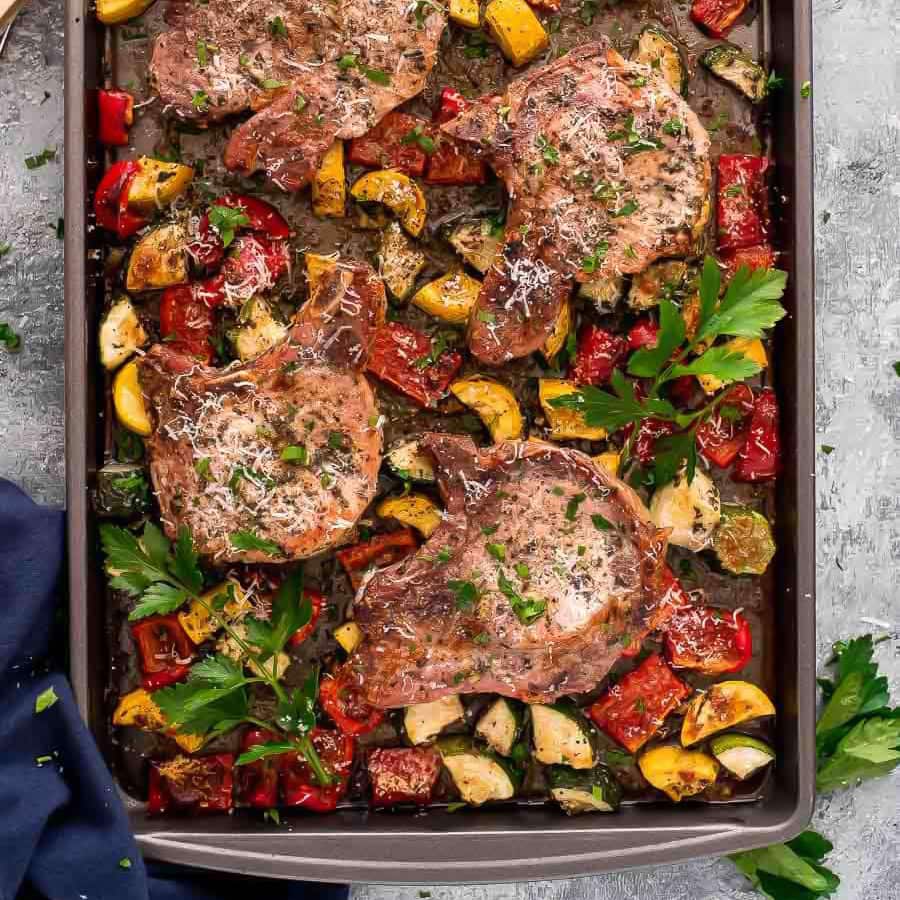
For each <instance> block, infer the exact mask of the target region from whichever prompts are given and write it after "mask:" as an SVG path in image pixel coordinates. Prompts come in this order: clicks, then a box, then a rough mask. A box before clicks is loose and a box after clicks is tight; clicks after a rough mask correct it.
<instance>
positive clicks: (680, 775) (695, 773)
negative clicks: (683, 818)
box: [638, 747, 719, 803]
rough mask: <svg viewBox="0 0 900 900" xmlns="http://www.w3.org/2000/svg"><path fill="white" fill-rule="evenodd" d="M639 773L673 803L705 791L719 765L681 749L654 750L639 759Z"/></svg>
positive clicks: (712, 760) (699, 754) (660, 748)
mask: <svg viewBox="0 0 900 900" xmlns="http://www.w3.org/2000/svg"><path fill="white" fill-rule="evenodd" d="M638 766H640V769H641V774H642V775H643V776H644V778H646V779H647V781H649V782H650V784H652V785H653V787H655V788H656V789H657V790H660V791H662V792H663V793H664V794H667V795H668V796H669V797H670V798H671V799H672V800H674V801H675V802H676V803H679V802H680V801H681V800H683V799H684V798H685V797H693V796H694V795H695V794H699V793H700V792H701V791H705V790H706V788H708V787H709V786H710V785H711V784H712V783H713V782H714V781H715V780H716V777H717V776H718V774H719V764H718V763H717V762H716V761H715V760H714V759H713V758H712V757H711V756H707V754H705V753H700V752H699V751H696V750H682V749H681V747H654V748H653V749H652V750H648V751H647V752H646V753H645V754H643V756H641V758H640V759H639V760H638Z"/></svg>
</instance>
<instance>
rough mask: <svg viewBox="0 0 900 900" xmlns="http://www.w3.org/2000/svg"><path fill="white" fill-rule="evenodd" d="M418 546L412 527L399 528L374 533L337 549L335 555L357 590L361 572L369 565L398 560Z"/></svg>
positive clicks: (360, 582)
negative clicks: (349, 545) (368, 539)
mask: <svg viewBox="0 0 900 900" xmlns="http://www.w3.org/2000/svg"><path fill="white" fill-rule="evenodd" d="M418 546H419V543H418V541H417V540H416V534H415V532H414V531H413V530H412V528H401V529H399V530H398V531H391V532H389V533H388V534H376V535H375V537H373V538H372V540H370V541H363V542H362V543H359V544H354V545H353V546H352V547H345V548H344V549H343V550H338V552H337V553H336V554H335V556H337V558H338V562H340V564H341V565H342V566H343V567H344V571H345V572H346V573H347V575H348V576H349V577H350V583H351V585H353V590H358V589H359V586H360V585H361V584H362V577H363V574H364V573H365V571H366V570H367V569H368V568H369V567H370V566H374V567H376V568H380V567H381V566H388V565H390V564H391V563H395V562H398V561H399V560H401V559H403V557H405V556H409V554H410V553H412V552H413V551H414V550H415V549H416V548H417V547H418Z"/></svg>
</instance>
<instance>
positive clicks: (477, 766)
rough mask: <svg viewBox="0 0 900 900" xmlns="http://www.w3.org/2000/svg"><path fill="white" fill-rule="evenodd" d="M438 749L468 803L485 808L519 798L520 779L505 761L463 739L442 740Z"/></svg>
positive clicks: (471, 741)
mask: <svg viewBox="0 0 900 900" xmlns="http://www.w3.org/2000/svg"><path fill="white" fill-rule="evenodd" d="M437 748H438V751H439V752H440V754H441V759H442V760H443V761H444V765H445V766H446V767H447V771H448V772H450V776H451V777H452V778H453V783H454V784H455V785H456V789H457V790H458V791H459V793H460V796H461V797H462V798H463V800H465V802H466V803H469V804H471V805H472V806H481V804H482V803H487V802H488V801H489V800H509V799H510V797H513V796H515V793H516V787H517V786H518V784H519V777H518V774H517V773H516V770H515V769H514V768H513V767H512V766H511V765H510V764H509V763H508V762H507V761H506V760H505V759H503V757H501V756H498V755H497V754H496V753H494V752H492V751H491V750H488V749H487V748H486V747H479V746H478V745H477V744H476V743H475V742H474V741H473V740H472V739H471V738H468V737H463V736H460V737H450V738H442V739H441V740H440V741H438V743H437Z"/></svg>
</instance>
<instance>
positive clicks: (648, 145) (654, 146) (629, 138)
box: [607, 113, 663, 156]
mask: <svg viewBox="0 0 900 900" xmlns="http://www.w3.org/2000/svg"><path fill="white" fill-rule="evenodd" d="M607 137H608V138H609V139H610V140H611V141H625V146H624V148H623V151H624V152H625V153H626V154H627V155H629V156H630V155H633V154H635V153H642V152H643V151H645V150H659V149H660V148H661V147H662V146H663V144H662V141H659V140H657V139H656V138H654V137H645V136H644V135H642V134H641V133H640V132H639V131H638V130H637V129H636V128H635V125H634V113H630V114H629V115H628V117H627V118H626V119H625V124H624V125H623V127H622V128H621V129H620V130H616V131H610V132H609V133H608V134H607Z"/></svg>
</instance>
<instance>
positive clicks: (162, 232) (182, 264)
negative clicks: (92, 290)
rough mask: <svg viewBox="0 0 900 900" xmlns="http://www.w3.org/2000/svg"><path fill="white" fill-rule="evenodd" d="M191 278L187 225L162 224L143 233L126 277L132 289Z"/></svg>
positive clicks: (149, 288)
mask: <svg viewBox="0 0 900 900" xmlns="http://www.w3.org/2000/svg"><path fill="white" fill-rule="evenodd" d="M187 280H188V255H187V240H186V234H185V230H184V226H183V225H180V224H177V223H176V224H173V225H162V226H161V227H159V228H156V229H154V230H153V231H151V232H150V233H149V234H148V235H146V236H145V237H142V238H141V239H140V241H138V244H137V246H136V247H135V248H134V250H132V252H131V260H130V262H129V263H128V277H127V278H126V281H125V286H126V288H127V289H128V290H129V291H133V292H137V291H157V290H162V289H163V288H167V287H171V286H172V285H173V284H184V283H185V282H186V281H187Z"/></svg>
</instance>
